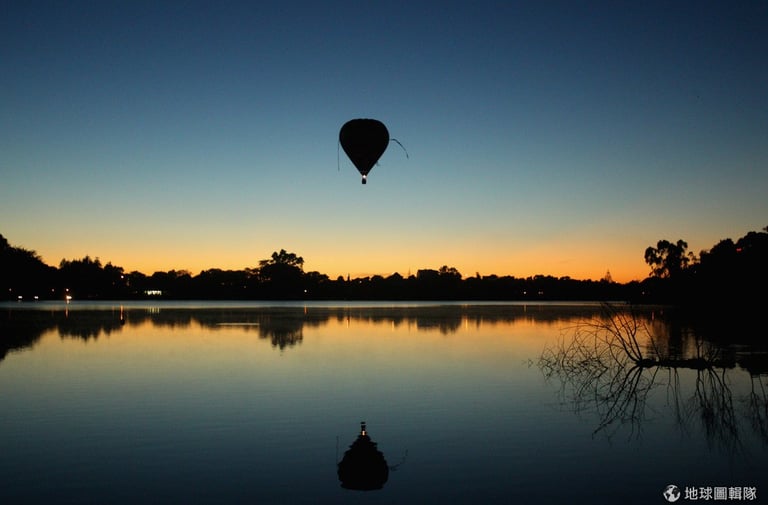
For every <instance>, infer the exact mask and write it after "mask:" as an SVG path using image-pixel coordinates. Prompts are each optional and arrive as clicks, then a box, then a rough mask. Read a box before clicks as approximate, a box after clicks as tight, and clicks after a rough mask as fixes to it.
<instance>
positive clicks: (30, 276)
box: [0, 235, 56, 299]
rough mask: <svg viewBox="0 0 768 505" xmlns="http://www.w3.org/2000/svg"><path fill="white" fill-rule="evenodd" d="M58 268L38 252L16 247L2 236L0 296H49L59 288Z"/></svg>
mask: <svg viewBox="0 0 768 505" xmlns="http://www.w3.org/2000/svg"><path fill="white" fill-rule="evenodd" d="M55 274H56V269H55V268H53V267H50V266H48V265H46V264H45V263H43V260H42V259H41V258H40V256H38V255H37V253H36V252H35V251H32V250H28V249H25V248H23V247H13V246H11V245H10V243H9V242H8V240H7V239H6V238H5V237H3V236H2V235H0V290H1V291H0V299H4V298H7V299H17V298H18V297H19V296H21V297H22V298H30V297H34V296H38V297H49V296H51V292H52V290H55Z"/></svg>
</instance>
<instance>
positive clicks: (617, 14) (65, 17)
mask: <svg viewBox="0 0 768 505" xmlns="http://www.w3.org/2000/svg"><path fill="white" fill-rule="evenodd" d="M766 48H768V3H767V2H765V1H757V0H755V1H750V0H746V1H739V2H727V1H722V2H707V1H696V2H684V1H675V2H653V1H649V2H637V1H627V2H622V1H611V2H572V1H563V2H547V1H535V2H512V1H509V2H486V1H473V2H468V1H465V2H450V1H435V2H419V1H414V0H411V1H408V2H392V1H388V2H360V1H350V2H340V1H330V2H288V1H285V0H281V1H275V2H265V1H258V2H255V1H254V2H226V1H211V2H181V1H161V2H158V1H147V2H142V1H133V0H131V1H91V2H83V1H67V2H42V1H10V2H3V4H2V7H0V63H2V70H1V71H0V234H2V235H4V236H5V237H6V239H8V241H9V242H10V243H11V244H12V245H15V246H21V247H25V248H28V249H33V250H35V251H36V252H37V253H38V254H40V255H41V256H42V258H43V260H44V261H45V262H46V263H48V264H51V265H58V264H59V262H60V261H61V260H62V259H63V258H66V259H79V258H82V257H83V256H85V255H90V256H91V257H92V258H93V257H98V258H100V260H101V261H102V263H106V262H112V263H113V264H114V265H118V266H122V267H123V268H125V270H126V271H132V270H139V271H141V272H144V273H146V274H151V273H152V272H154V271H157V270H163V271H165V270H171V269H177V270H179V269H187V270H189V271H191V272H192V273H193V274H197V273H199V272H200V271H201V270H203V269H207V268H224V269H242V268H246V267H255V266H257V265H258V262H259V260H261V259H264V258H268V257H269V256H270V255H271V253H272V252H273V251H276V250H279V249H281V248H284V249H286V250H288V251H291V252H295V253H296V254H298V255H300V256H302V257H303V258H304V260H305V265H304V267H305V270H317V271H319V272H322V273H325V274H328V275H329V276H331V277H332V278H335V277H336V276H338V275H344V276H346V275H347V274H350V275H351V276H352V277H356V276H362V275H372V274H381V275H384V276H387V275H390V274H391V273H393V272H399V273H401V274H403V275H407V274H408V273H409V272H410V273H414V274H415V273H416V270H418V269H420V268H435V269H437V268H439V267H440V266H441V265H448V266H453V267H456V268H457V269H458V270H459V271H460V272H461V273H462V274H463V275H465V276H471V275H475V273H477V272H479V273H480V274H481V275H489V274H498V275H514V276H516V277H527V276H530V275H536V274H544V275H554V276H558V277H559V276H571V277H573V278H576V279H600V278H602V277H603V276H604V275H605V273H606V271H607V270H610V272H611V274H612V276H613V278H614V280H616V281H619V282H627V281H630V280H634V279H638V280H639V279H642V278H645V277H646V276H647V274H648V272H649V268H648V266H647V265H646V264H645V262H644V260H643V253H644V251H645V248H646V247H648V246H651V245H655V244H656V242H657V241H658V240H660V239H668V240H671V241H676V240H678V239H683V240H686V241H687V242H688V245H689V250H690V251H691V252H694V253H696V254H698V253H699V252H700V251H701V250H702V249H709V248H711V247H712V246H713V245H715V244H716V243H717V242H719V241H720V240H722V239H725V238H732V239H734V240H735V239H738V238H739V237H741V236H743V235H745V234H746V233H747V232H749V231H759V230H761V229H762V228H763V227H765V226H766V225H768V91H767V90H768V65H767V64H766ZM356 117H371V118H377V119H379V120H381V121H383V122H384V123H385V124H386V125H387V127H388V128H389V131H390V135H391V136H392V137H393V138H395V139H397V140H399V141H400V142H401V143H402V145H403V146H404V147H405V149H406V150H407V153H408V157H406V154H405V152H404V151H403V149H400V147H399V146H398V145H397V144H394V143H392V144H390V147H389V148H388V150H387V151H386V152H385V153H384V155H383V156H382V158H381V160H380V165H379V166H377V167H375V168H374V169H373V171H372V172H371V174H370V176H369V180H368V184H367V185H365V186H363V185H362V184H361V183H360V176H359V174H358V173H357V171H356V169H355V168H354V166H353V165H352V164H351V163H350V162H349V160H348V159H347V158H346V156H345V155H344V153H343V151H341V152H339V148H338V131H339V128H340V127H341V125H342V124H343V123H344V122H346V121H347V120H349V119H352V118H356Z"/></svg>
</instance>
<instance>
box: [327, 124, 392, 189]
mask: <svg viewBox="0 0 768 505" xmlns="http://www.w3.org/2000/svg"><path fill="white" fill-rule="evenodd" d="M339 143H340V144H341V147H342V149H344V152H345V153H347V156H349V159H350V161H352V163H353V164H354V165H355V167H357V170H358V171H359V172H360V175H362V176H363V184H365V183H366V179H367V178H368V172H370V171H371V169H372V168H373V166H374V165H375V164H376V162H377V161H379V158H381V155H382V154H384V151H385V150H386V149H387V146H388V145H389V131H388V130H387V127H386V126H384V123H382V122H381V121H379V120H377V119H352V120H350V121H347V122H346V123H344V125H343V126H342V127H341V130H340V131H339Z"/></svg>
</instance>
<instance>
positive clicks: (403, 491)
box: [0, 302, 768, 504]
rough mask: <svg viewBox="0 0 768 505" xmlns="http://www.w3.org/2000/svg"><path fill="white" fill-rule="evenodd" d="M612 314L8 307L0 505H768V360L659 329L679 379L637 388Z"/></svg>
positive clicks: (0, 313) (329, 306)
mask: <svg viewBox="0 0 768 505" xmlns="http://www.w3.org/2000/svg"><path fill="white" fill-rule="evenodd" d="M600 314H601V306H600V305H599V304H580V305H562V304H542V305H524V304H485V305H483V304H470V305H466V304H460V303H453V304H429V303H413V304H408V303H395V304H387V303H336V304H334V303H322V304H306V305H305V304H266V303H207V302H192V303H170V302H166V303H162V302H157V303H145V302H132V303H130V302H126V303H122V304H121V303H119V302H103V303H94V304H86V303H80V302H72V303H70V304H64V303H42V302H41V303H36V304H17V303H13V304H0V502H2V503H8V504H10V503H33V504H36V503H45V504H49V503H57V504H59V503H99V504H100V503H105V504H106V503H108V504H113V503H131V504H136V503H185V504H193V503H205V504H207V503H225V504H230V503H232V504H238V503H253V504H304V503H307V504H309V503H311V504H317V503H334V504H345V503H355V504H358V503H382V504H383V503H386V504H394V503H398V504H404V503H418V504H425V503H441V504H443V503H451V504H463V503H472V504H496V503H499V504H508V503H605V504H609V503H638V504H639V503H643V504H647V503H651V504H652V503H667V501H666V500H665V498H664V497H663V496H662V491H663V490H664V489H665V488H666V487H667V486H668V485H670V484H674V485H677V486H678V488H679V490H680V498H679V500H678V503H687V502H691V501H698V500H703V499H704V498H705V497H707V496H709V497H710V498H711V499H712V500H713V501H714V500H715V498H716V497H717V498H718V499H720V498H722V501H727V502H737V501H747V500H749V501H751V502H753V503H760V502H763V503H765V502H768V478H766V473H767V471H766V469H767V468H768V368H766V359H765V357H766V353H765V348H764V347H759V346H758V345H757V344H755V343H753V342H747V343H742V342H738V341H732V342H729V343H727V344H723V343H722V341H718V342H713V341H712V339H711V338H709V337H706V338H704V337H701V336H700V335H697V334H696V333H695V332H694V331H692V330H690V329H689V328H687V327H684V326H681V325H679V324H677V323H675V322H674V321H669V320H668V319H667V318H665V316H664V314H663V311H660V310H658V309H657V310H650V309H649V310H648V311H642V313H638V314H635V315H634V316H633V317H631V321H635V322H640V323H642V326H639V327H640V328H642V330H643V332H641V334H640V338H639V339H638V340H639V342H640V343H641V344H642V345H643V346H644V347H643V352H644V356H651V357H653V356H655V354H654V353H653V350H651V349H649V348H648V347H647V346H648V345H649V342H650V340H648V338H649V336H650V337H652V338H653V343H654V346H655V347H654V348H655V349H656V350H657V351H658V350H663V351H664V354H663V356H664V357H666V358H667V359H666V361H664V362H661V361H660V362H657V364H656V366H646V367H636V366H632V363H629V364H628V363H627V362H625V361H624V360H623V358H622V357H621V356H620V355H615V356H614V357H613V358H611V359H609V360H605V359H604V357H605V356H606V355H604V354H603V355H597V354H596V353H595V352H594V351H596V350H598V351H599V349H600V348H601V347H600V346H595V347H590V346H591V345H592V344H590V343H589V338H590V337H591V336H594V335H593V334H592V333H590V332H589V330H588V329H590V328H592V329H594V328H596V327H598V326H595V325H594V324H593V322H595V321H598V322H599V321H608V320H607V319H601V318H600ZM628 320H630V319H627V317H622V318H620V319H619V321H624V322H626V321H628ZM585 321H590V322H591V323H589V324H587V325H585ZM585 328H587V330H585ZM585 331H586V335H587V338H586V339H584V338H583V337H584V335H585V333H584V332H585ZM578 335H581V340H580V341H579V342H580V344H582V345H583V346H584V348H583V349H580V350H579V351H578V353H576V354H574V347H573V346H572V345H570V344H573V342H574V341H575V339H576V337H577V336H578ZM595 335H596V334H595ZM708 338H709V340H708ZM593 341H594V340H593ZM575 356H576V357H578V356H581V357H580V358H578V359H575ZM670 357H672V358H674V359H670ZM611 362H613V364H611ZM361 422H365V423H366V425H365V429H366V432H365V436H362V437H361V440H360V441H359V442H358V443H357V444H356V445H355V450H354V451H352V452H351V453H350V454H346V453H347V451H348V450H350V446H352V444H353V442H355V441H356V440H357V439H358V437H359V436H360V435H361ZM373 443H375V444H377V445H376V446H373V445H372V444H373ZM345 454H346V456H345ZM345 457H346V458H347V461H348V462H349V464H348V465H345V466H344V468H345V469H346V470H345V472H342V473H344V475H343V477H344V479H345V482H342V480H341V479H340V472H339V468H340V466H339V463H340V462H341V461H342V460H344V459H345ZM382 458H383V461H385V464H384V465H382ZM350 465H351V466H350ZM349 468H353V470H349ZM354 470H356V472H355V471H354ZM355 474H357V475H355ZM342 484H343V485H342ZM345 486H346V487H345ZM360 486H363V487H369V488H370V487H373V488H377V489H373V490H358V489H350V488H355V487H360ZM694 492H695V493H696V495H695V497H696V500H694ZM739 498H740V499H739Z"/></svg>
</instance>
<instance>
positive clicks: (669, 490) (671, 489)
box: [662, 484, 680, 503]
mask: <svg viewBox="0 0 768 505" xmlns="http://www.w3.org/2000/svg"><path fill="white" fill-rule="evenodd" d="M662 494H663V495H664V499H665V500H667V501H668V502H670V503H672V502H676V501H677V500H679V499H680V488H678V487H677V486H675V485H674V484H670V485H669V486H667V487H665V488H664V493H662Z"/></svg>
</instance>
